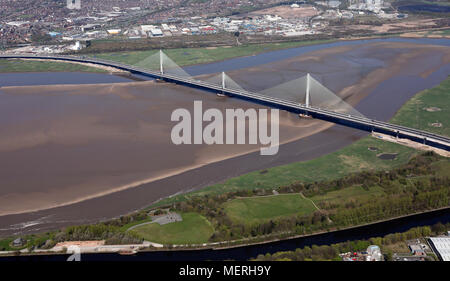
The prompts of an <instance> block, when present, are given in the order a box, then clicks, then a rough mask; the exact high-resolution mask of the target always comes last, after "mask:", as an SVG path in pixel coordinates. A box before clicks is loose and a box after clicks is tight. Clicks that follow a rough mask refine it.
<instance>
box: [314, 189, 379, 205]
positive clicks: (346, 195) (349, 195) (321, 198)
mask: <svg viewBox="0 0 450 281" xmlns="http://www.w3.org/2000/svg"><path fill="white" fill-rule="evenodd" d="M384 194H385V192H384V191H383V189H382V188H381V187H379V186H375V187H370V188H369V189H368V190H366V189H364V188H363V187H362V186H351V187H347V188H343V189H340V190H336V191H330V192H327V193H325V194H323V195H317V196H313V197H311V198H310V199H311V200H313V201H314V203H316V204H320V203H322V202H327V203H330V204H340V205H343V204H345V203H346V202H348V201H350V200H354V201H357V202H367V201H369V200H371V199H373V198H374V197H375V196H379V195H384Z"/></svg>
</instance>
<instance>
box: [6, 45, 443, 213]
mask: <svg viewBox="0 0 450 281" xmlns="http://www.w3.org/2000/svg"><path fill="white" fill-rule="evenodd" d="M449 49H450V48H447V47H439V46H428V45H413V44H406V43H371V44H365V45H357V46H345V47H338V48H333V49H326V50H321V51H316V52H311V53H308V54H305V55H303V56H300V57H297V58H294V59H290V60H285V61H280V62H277V63H272V64H268V65H263V66H259V67H252V68H248V69H245V70H237V71H232V72H229V73H228V74H229V75H230V76H231V77H232V78H233V79H234V80H235V81H237V82H238V83H239V84H240V85H242V86H244V87H245V88H247V89H249V90H254V91H259V90H262V89H264V88H268V87H270V86H273V85H277V84H280V83H283V82H286V81H289V80H291V79H295V78H298V77H301V76H303V75H304V74H305V73H306V72H307V71H308V72H312V74H313V75H314V77H316V78H317V79H319V80H321V81H322V83H323V84H325V85H326V86H327V87H328V88H330V89H331V90H333V91H335V92H337V93H339V95H340V96H341V97H343V98H345V99H346V101H347V102H349V103H350V104H353V105H355V104H357V103H358V102H359V101H360V100H361V99H362V98H364V97H365V96H367V95H368V94H369V93H370V92H371V91H372V90H373V89H374V88H375V87H376V86H377V85H379V84H380V83H381V82H382V81H385V80H386V79H388V78H389V77H392V76H395V75H416V76H422V77H426V76H427V75H430V74H431V73H432V72H433V71H434V70H436V69H438V68H439V67H440V66H442V65H445V64H448V63H449V62H450V50H449ZM244 74H245V75H244ZM1 91H2V93H3V95H2V96H1V99H2V101H4V102H3V103H0V117H1V118H0V120H1V121H0V134H1V135H2V138H1V139H0V178H1V179H2V186H1V189H0V215H6V214H18V213H25V212H30V211H36V210H42V209H48V208H52V207H57V206H64V205H68V204H73V203H76V202H81V201H84V200H87V199H90V198H95V197H99V196H103V195H106V194H111V193H113V192H117V191H120V190H126V189H130V188H132V187H136V186H139V185H141V184H144V183H148V182H153V181H156V180H158V179H162V178H166V177H168V176H171V175H176V174H180V173H182V172H185V171H188V170H192V169H196V168H199V167H202V166H205V165H207V164H210V163H214V162H218V161H221V160H224V159H229V158H232V157H236V156H238V155H243V154H246V153H249V152H252V151H256V150H258V149H259V146H257V145H212V146H207V145H187V146H183V145H182V146H176V145H173V144H172V143H171V141H170V130H171V127H172V125H174V123H172V122H170V114H171V112H172V111H173V110H174V109H175V108H180V107H183V108H187V109H192V103H193V101H194V100H200V99H201V100H202V101H203V105H204V110H205V109H206V108H208V107H210V108H219V109H221V110H224V109H225V108H243V109H246V108H253V107H254V105H253V104H249V103H245V102H242V101H238V100H234V99H229V98H220V97H216V96H215V95H212V94H207V93H204V92H201V91H198V90H193V89H187V88H185V87H182V86H176V85H172V84H160V83H153V82H130V83H115V84H112V85H111V84H103V85H102V84H96V85H55V86H30V87H3V88H1ZM27 99H30V100H31V99H32V100H33V102H31V103H30V102H28V101H27ZM2 104H3V107H2ZM261 108H263V107H261ZM280 123H281V124H280V137H281V139H280V141H281V143H287V142H291V141H293V140H298V139H300V138H304V137H306V136H309V135H312V134H315V133H317V132H320V131H323V130H325V129H326V128H329V127H330V126H332V124H330V123H326V122H322V121H319V120H305V119H299V118H298V117H297V116H294V115H292V114H288V113H285V112H281V116H280ZM217 172H218V173H220V171H217Z"/></svg>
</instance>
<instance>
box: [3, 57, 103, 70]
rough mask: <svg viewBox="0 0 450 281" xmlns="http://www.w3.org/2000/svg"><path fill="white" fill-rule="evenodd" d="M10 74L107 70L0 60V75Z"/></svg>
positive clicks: (47, 62) (51, 63) (62, 63)
mask: <svg viewBox="0 0 450 281" xmlns="http://www.w3.org/2000/svg"><path fill="white" fill-rule="evenodd" d="M8 72H99V73H106V72H107V71H106V70H103V69H101V68H96V67H90V66H86V65H82V64H74V63H65V62H52V61H30V60H17V59H8V60H6V59H0V73H8Z"/></svg>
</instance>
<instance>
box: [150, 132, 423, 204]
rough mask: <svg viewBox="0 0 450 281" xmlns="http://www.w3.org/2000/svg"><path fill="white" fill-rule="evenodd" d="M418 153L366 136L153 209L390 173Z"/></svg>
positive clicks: (181, 195)
mask: <svg viewBox="0 0 450 281" xmlns="http://www.w3.org/2000/svg"><path fill="white" fill-rule="evenodd" d="M369 147H376V148H377V149H378V150H377V151H370V150H369V149H368V148H369ZM379 153H397V154H398V155H397V158H396V159H394V160H381V159H379V158H378V157H377V155H378V154H379ZM417 153H418V151H416V150H414V149H412V148H409V147H406V146H402V145H399V144H395V143H390V142H385V141H382V140H378V139H375V138H373V137H371V136H368V137H365V138H363V139H361V140H359V141H356V142H355V143H353V144H351V145H349V146H347V147H345V148H343V149H341V150H338V151H336V152H333V153H330V154H327V155H324V156H321V157H318V158H316V159H313V160H309V161H304V162H296V163H292V164H287V165H283V166H278V167H273V168H270V169H267V170H265V171H264V172H263V171H256V172H252V173H248V174H245V175H242V176H239V177H236V178H231V179H229V180H227V181H225V182H224V183H220V184H215V185H212V186H209V187H206V188H204V189H202V190H199V191H195V192H191V193H187V194H180V195H177V196H173V197H171V198H167V199H164V200H162V201H160V202H158V203H156V204H154V205H153V206H160V205H164V204H168V203H172V202H177V201H184V200H187V199H189V198H190V197H192V196H198V195H206V194H220V193H225V192H229V191H236V190H249V189H255V188H265V189H269V188H276V187H279V186H284V185H288V184H291V183H294V182H304V183H309V182H315V181H322V180H332V179H337V178H340V177H342V176H345V175H348V174H350V173H356V172H360V171H364V170H380V169H391V168H393V167H396V166H399V165H401V164H404V163H406V162H408V160H409V159H410V158H411V156H413V155H415V154H417Z"/></svg>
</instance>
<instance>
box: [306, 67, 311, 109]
mask: <svg viewBox="0 0 450 281" xmlns="http://www.w3.org/2000/svg"><path fill="white" fill-rule="evenodd" d="M309 91H310V75H309V73H308V74H306V97H305V105H306V107H309V103H310V96H309Z"/></svg>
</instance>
